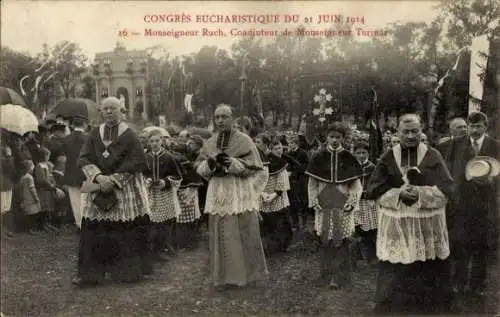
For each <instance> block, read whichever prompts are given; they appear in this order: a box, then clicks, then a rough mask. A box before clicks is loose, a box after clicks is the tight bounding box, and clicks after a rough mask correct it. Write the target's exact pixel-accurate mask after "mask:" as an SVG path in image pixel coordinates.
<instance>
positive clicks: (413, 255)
mask: <svg viewBox="0 0 500 317" xmlns="http://www.w3.org/2000/svg"><path fill="white" fill-rule="evenodd" d="M379 211H380V213H379V225H378V235H377V257H378V258H379V259H380V260H382V261H389V262H391V263H402V264H409V263H413V262H415V261H426V260H433V259H436V258H439V259H446V258H447V257H448V256H449V255H450V247H449V239H448V229H447V227H446V216H445V214H444V212H440V213H438V214H436V215H434V216H431V217H393V216H392V215H390V214H389V213H387V209H385V208H380V209H379Z"/></svg>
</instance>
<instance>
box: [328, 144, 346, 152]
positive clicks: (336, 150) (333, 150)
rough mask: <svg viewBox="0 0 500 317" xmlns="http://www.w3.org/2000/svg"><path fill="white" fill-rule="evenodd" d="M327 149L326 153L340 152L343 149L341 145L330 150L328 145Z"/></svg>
mask: <svg viewBox="0 0 500 317" xmlns="http://www.w3.org/2000/svg"><path fill="white" fill-rule="evenodd" d="M326 148H327V149H328V151H330V152H340V151H342V150H343V149H344V148H343V147H342V145H339V146H338V147H337V148H336V149H334V148H332V147H331V146H330V145H328V146H327V147H326Z"/></svg>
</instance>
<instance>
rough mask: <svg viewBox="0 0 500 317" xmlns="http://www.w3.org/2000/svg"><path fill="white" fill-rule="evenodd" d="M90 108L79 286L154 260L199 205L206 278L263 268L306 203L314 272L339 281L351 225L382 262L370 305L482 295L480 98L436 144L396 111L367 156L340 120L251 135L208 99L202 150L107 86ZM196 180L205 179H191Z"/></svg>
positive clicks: (494, 235) (489, 186)
mask: <svg viewBox="0 0 500 317" xmlns="http://www.w3.org/2000/svg"><path fill="white" fill-rule="evenodd" d="M101 114H102V116H103V119H104V121H105V123H103V124H101V125H100V126H99V127H96V128H94V129H93V130H92V131H90V132H89V134H88V136H87V137H86V139H85V141H84V142H82V147H81V149H76V150H75V153H74V154H73V156H75V155H76V156H77V157H76V158H70V157H68V160H71V159H73V160H76V161H77V165H78V167H79V168H81V170H82V171H83V174H84V175H85V181H84V182H83V185H82V187H81V192H82V193H81V203H80V205H81V207H82V208H81V209H80V211H81V215H78V214H79V213H78V212H76V213H75V217H79V218H81V220H77V223H79V224H80V223H81V230H80V245H79V256H78V277H77V278H75V279H74V281H73V282H74V283H75V284H77V285H79V286H86V285H95V284H98V283H101V282H102V281H103V280H104V278H105V276H106V277H108V276H111V278H112V279H113V280H117V281H126V282H132V281H137V280H139V279H142V278H144V277H147V276H149V275H151V274H153V270H152V267H153V266H152V265H153V262H154V261H152V260H151V254H154V255H155V256H156V257H155V258H156V259H158V258H162V257H163V254H164V253H167V254H168V253H171V254H170V255H172V253H173V250H174V249H175V248H172V247H171V243H172V241H173V240H172V236H173V233H172V232H173V231H174V230H173V226H174V224H175V223H179V222H180V223H191V222H193V221H194V220H195V219H198V218H200V216H201V214H205V215H208V228H209V254H210V274H211V279H212V283H213V286H214V287H215V288H216V289H220V290H222V289H227V288H229V287H242V286H245V285H248V284H251V283H254V282H257V281H260V280H263V279H265V278H266V276H267V275H268V274H269V272H268V267H267V264H266V256H272V254H273V253H275V252H283V251H286V250H287V248H288V246H289V245H290V242H291V238H292V234H293V232H294V231H296V230H304V229H305V225H306V223H307V212H308V210H312V211H313V213H314V231H315V233H316V238H317V242H318V245H319V248H320V252H321V256H320V262H321V263H320V264H321V265H320V276H319V278H318V281H317V282H318V283H317V284H318V286H325V287H329V288H330V289H332V291H334V290H338V289H342V288H345V287H346V286H348V285H349V283H350V281H351V272H352V265H353V264H352V263H353V262H352V255H353V251H352V246H353V241H354V240H356V239H357V241H358V242H359V241H361V243H358V244H357V245H360V246H361V247H360V249H361V254H362V256H363V257H364V258H365V259H368V260H370V261H371V262H377V263H376V265H378V268H379V273H378V281H377V290H376V298H375V301H376V303H377V305H376V307H375V310H376V311H377V312H381V313H386V312H396V311H399V310H405V311H408V310H409V309H414V311H416V312H423V311H434V312H436V311H438V312H445V311H447V310H448V309H450V306H451V303H452V302H453V301H456V300H460V299H461V298H463V297H464V296H478V297H481V296H484V291H485V287H486V282H487V278H486V276H487V271H488V268H489V267H490V265H492V264H493V263H494V262H495V260H496V259H495V256H496V254H497V252H496V248H497V239H498V231H497V230H498V215H497V210H498V208H497V202H498V200H497V191H496V188H497V186H498V180H499V176H498V174H499V169H500V165H499V163H498V161H497V159H496V158H497V157H498V154H499V145H498V143H497V142H496V141H495V140H493V139H492V138H490V137H489V136H488V135H487V134H486V130H487V127H488V119H487V117H486V115H485V114H483V113H481V112H473V113H471V114H470V115H469V116H468V118H466V119H461V118H456V119H454V120H453V121H452V122H451V123H450V133H451V136H450V137H449V138H447V139H446V140H444V141H443V142H441V143H439V144H438V145H436V148H433V147H431V146H430V145H428V143H425V142H422V139H421V135H422V127H421V122H420V118H419V116H418V115H415V114H405V115H402V116H401V117H400V118H399V123H398V128H397V136H398V138H399V144H393V145H392V146H390V147H388V148H387V149H386V151H385V153H384V154H382V156H381V157H379V158H375V159H372V160H373V163H372V162H371V161H370V160H369V157H368V156H369V154H368V153H369V147H370V144H369V143H368V142H367V141H365V140H356V142H354V145H353V146H352V147H351V148H349V149H347V148H345V146H343V144H344V138H345V136H346V135H347V133H348V131H347V129H346V127H345V126H344V125H342V124H341V123H335V124H332V125H330V126H329V127H328V132H327V134H326V142H325V144H322V145H321V146H320V147H319V148H317V149H314V150H311V151H307V150H305V149H302V148H300V146H299V145H300V143H301V142H300V140H299V137H298V136H297V135H290V136H288V137H287V138H272V137H270V136H269V135H268V134H260V135H256V136H252V137H253V138H252V137H250V136H249V135H248V131H247V130H246V127H245V124H239V125H235V121H236V120H235V118H234V117H233V114H232V110H231V107H230V106H228V105H219V106H218V107H217V108H216V110H215V113H214V124H215V128H216V132H215V133H214V134H213V135H212V136H211V137H210V138H209V139H207V140H202V139H201V138H196V137H195V138H193V139H192V141H193V145H196V144H198V145H199V150H198V151H193V152H194V153H195V155H194V154H192V157H187V155H184V156H182V155H180V154H179V153H176V152H175V151H174V150H172V149H171V148H170V147H169V143H168V140H166V139H165V138H164V137H163V135H162V133H161V131H159V130H155V129H152V130H151V132H149V133H148V134H147V135H146V134H143V135H141V136H139V135H137V134H136V133H135V132H134V131H133V130H132V129H131V128H129V127H128V126H127V124H126V123H124V122H121V117H122V109H121V105H120V102H119V100H118V99H116V98H114V97H110V98H107V99H105V100H104V101H103V102H102V104H101ZM141 138H142V139H141ZM141 140H142V141H146V140H147V142H146V143H145V142H143V143H141ZM145 144H147V149H145V147H144V145H145ZM284 145H286V147H287V148H288V150H287V152H286V154H285V153H283V147H284ZM203 184H204V186H205V188H206V193H203V192H202V191H199V190H198V189H199V187H203V186H202V185H203ZM181 205H183V206H181ZM74 209H75V207H74ZM186 210H188V212H186ZM200 210H201V212H200ZM191 229H192V228H191ZM355 237H356V239H354V238H355ZM151 245H153V247H151ZM452 264H453V265H452Z"/></svg>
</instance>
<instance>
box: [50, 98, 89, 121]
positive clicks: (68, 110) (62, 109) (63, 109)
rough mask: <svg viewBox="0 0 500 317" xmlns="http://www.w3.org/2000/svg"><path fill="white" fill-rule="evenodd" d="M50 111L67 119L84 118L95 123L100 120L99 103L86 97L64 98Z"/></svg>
mask: <svg viewBox="0 0 500 317" xmlns="http://www.w3.org/2000/svg"><path fill="white" fill-rule="evenodd" d="M49 113H54V114H56V115H57V116H61V117H64V118H66V119H72V118H83V119H87V120H88V121H89V122H95V123H96V122H98V121H99V108H98V106H97V104H96V103H95V102H94V101H92V100H90V99H84V98H69V99H63V100H61V101H59V102H58V103H57V105H55V106H54V107H53V108H51V109H50V110H49Z"/></svg>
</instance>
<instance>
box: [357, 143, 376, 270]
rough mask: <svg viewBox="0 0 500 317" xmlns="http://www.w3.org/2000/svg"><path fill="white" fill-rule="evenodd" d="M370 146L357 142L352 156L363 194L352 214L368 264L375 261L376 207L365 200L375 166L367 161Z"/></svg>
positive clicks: (373, 203) (370, 201)
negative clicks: (357, 166)
mask: <svg viewBox="0 0 500 317" xmlns="http://www.w3.org/2000/svg"><path fill="white" fill-rule="evenodd" d="M369 153H370V145H369V144H368V142H367V141H364V140H362V141H358V142H357V143H355V145H354V156H355V157H356V159H357V160H358V162H359V164H360V165H361V169H362V177H361V185H362V186H363V194H362V195H361V199H360V200H359V210H358V211H356V213H355V214H354V222H355V225H356V234H357V235H358V236H359V237H360V239H361V242H360V250H361V255H362V257H363V259H364V260H366V261H368V262H373V261H377V256H376V243H377V225H378V224H377V221H378V218H377V205H376V203H375V201H374V200H371V199H366V186H367V185H368V180H369V179H370V176H371V174H372V173H373V171H374V170H375V164H373V163H372V162H371V161H370V160H369V159H368V157H369V155H370V154H369Z"/></svg>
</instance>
